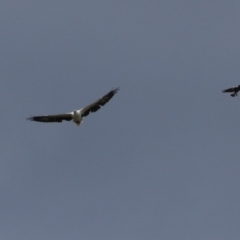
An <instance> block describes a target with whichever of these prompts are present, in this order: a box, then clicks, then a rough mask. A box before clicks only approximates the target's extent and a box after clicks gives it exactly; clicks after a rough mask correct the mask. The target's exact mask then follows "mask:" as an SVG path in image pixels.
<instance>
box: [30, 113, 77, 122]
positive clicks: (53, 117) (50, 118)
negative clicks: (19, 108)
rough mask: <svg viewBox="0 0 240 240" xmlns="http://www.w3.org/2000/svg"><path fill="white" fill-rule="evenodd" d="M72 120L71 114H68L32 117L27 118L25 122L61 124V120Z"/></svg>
mask: <svg viewBox="0 0 240 240" xmlns="http://www.w3.org/2000/svg"><path fill="white" fill-rule="evenodd" d="M72 119H73V118H72V114H69V113H66V114H57V115H46V116H32V117H29V118H27V120H30V121H36V122H62V121H63V120H65V121H71V120H72Z"/></svg>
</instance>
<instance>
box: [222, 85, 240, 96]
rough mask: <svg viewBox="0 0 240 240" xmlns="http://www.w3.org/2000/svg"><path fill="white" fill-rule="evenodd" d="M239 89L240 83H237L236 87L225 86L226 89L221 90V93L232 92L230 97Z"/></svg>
mask: <svg viewBox="0 0 240 240" xmlns="http://www.w3.org/2000/svg"><path fill="white" fill-rule="evenodd" d="M239 91H240V85H238V86H237V87H232V88H227V89H224V90H223V91H222V92H223V93H226V92H230V93H232V94H231V96H232V97H235V96H237V95H238V92H239Z"/></svg>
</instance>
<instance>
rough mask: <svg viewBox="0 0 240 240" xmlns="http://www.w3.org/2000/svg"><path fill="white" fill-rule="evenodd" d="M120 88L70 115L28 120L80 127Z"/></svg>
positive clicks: (34, 117) (39, 117) (33, 117)
mask: <svg viewBox="0 0 240 240" xmlns="http://www.w3.org/2000/svg"><path fill="white" fill-rule="evenodd" d="M118 90H119V88H115V89H113V90H111V91H110V92H109V93H107V94H106V95H104V96H103V97H101V98H100V99H98V100H97V101H95V102H94V103H92V104H90V105H88V106H86V107H84V108H82V109H80V110H75V111H73V112H70V113H63V114H56V115H46V116H32V117H29V118H27V120H30V121H36V122H62V121H64V120H65V121H71V120H72V121H73V122H75V123H76V124H77V125H78V126H79V125H80V124H81V123H82V122H83V121H82V118H83V117H86V116H87V115H88V114H89V113H90V112H96V111H98V110H99V109H100V108H101V107H102V106H104V105H105V104H106V103H107V102H108V101H109V100H110V99H111V98H112V97H113V96H114V95H115V94H116V93H117V92H118Z"/></svg>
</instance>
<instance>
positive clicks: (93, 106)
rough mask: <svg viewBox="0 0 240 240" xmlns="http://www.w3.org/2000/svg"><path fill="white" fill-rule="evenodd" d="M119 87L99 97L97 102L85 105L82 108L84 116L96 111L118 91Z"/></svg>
mask: <svg viewBox="0 0 240 240" xmlns="http://www.w3.org/2000/svg"><path fill="white" fill-rule="evenodd" d="M118 90H119V88H115V89H113V90H111V91H110V92H109V93H107V94H106V95H104V96H103V97H102V98H100V99H98V100H97V101H96V102H94V103H92V104H90V105H88V106H86V107H84V108H83V109H82V110H81V114H82V117H86V116H87V115H88V114H89V113H90V112H96V111H97V110H99V109H100V108H101V107H102V106H104V105H105V104H106V103H107V102H108V101H109V100H110V99H111V98H112V97H113V96H114V95H115V94H116V93H117V92H118Z"/></svg>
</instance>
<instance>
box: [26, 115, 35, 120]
mask: <svg viewBox="0 0 240 240" xmlns="http://www.w3.org/2000/svg"><path fill="white" fill-rule="evenodd" d="M26 120H28V121H34V116H31V117H28V118H26Z"/></svg>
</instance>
